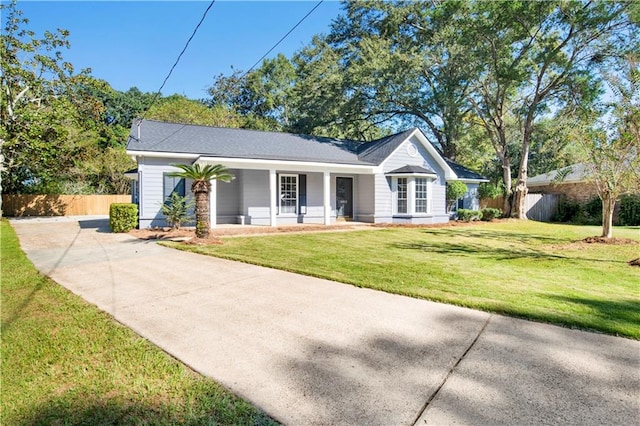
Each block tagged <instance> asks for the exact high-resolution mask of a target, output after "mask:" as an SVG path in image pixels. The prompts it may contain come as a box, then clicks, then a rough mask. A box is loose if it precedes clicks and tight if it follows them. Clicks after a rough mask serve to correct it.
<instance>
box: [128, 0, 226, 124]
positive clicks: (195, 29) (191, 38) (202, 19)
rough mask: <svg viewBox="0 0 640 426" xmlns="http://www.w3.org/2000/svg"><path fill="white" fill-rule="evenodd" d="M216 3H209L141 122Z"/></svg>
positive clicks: (213, 1)
mask: <svg viewBox="0 0 640 426" xmlns="http://www.w3.org/2000/svg"><path fill="white" fill-rule="evenodd" d="M215 2H216V0H212V1H211V3H209V6H207V9H206V10H205V11H204V13H203V14H202V18H200V22H198V25H196V27H195V28H194V29H193V32H192V33H191V36H190V37H189V39H188V40H187V42H186V43H185V45H184V47H183V48H182V51H181V52H180V54H179V55H178V57H177V58H176V61H175V62H174V63H173V65H172V66H171V69H170V70H169V73H168V74H167V76H166V77H165V78H164V81H163V82H162V84H161V85H160V88H159V89H158V90H157V91H156V93H155V95H154V96H153V99H152V100H151V103H150V104H149V106H147V108H146V109H145V110H144V112H143V113H142V117H141V118H140V120H144V117H145V116H146V115H147V112H148V111H149V109H150V108H151V107H152V106H153V105H154V104H155V103H156V102H157V100H158V97H159V96H160V94H161V93H162V89H163V88H164V85H165V84H167V81H168V80H169V77H171V74H172V73H173V70H174V69H175V68H176V66H177V65H178V62H180V59H181V58H182V55H183V54H184V52H186V50H187V48H188V47H189V43H191V40H193V37H195V35H196V33H197V32H198V29H199V28H200V25H202V23H203V22H204V20H205V18H206V17H207V13H209V9H211V7H212V6H213V4H214V3H215Z"/></svg>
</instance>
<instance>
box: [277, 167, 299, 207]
mask: <svg viewBox="0 0 640 426" xmlns="http://www.w3.org/2000/svg"><path fill="white" fill-rule="evenodd" d="M279 201H280V206H279V207H280V214H296V213H297V212H298V176H297V175H280V197H279Z"/></svg>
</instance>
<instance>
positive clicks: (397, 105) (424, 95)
mask: <svg viewBox="0 0 640 426" xmlns="http://www.w3.org/2000/svg"><path fill="white" fill-rule="evenodd" d="M468 6H469V4H468V3H467V2H463V1H460V2H459V1H451V2H445V3H443V4H441V5H439V6H437V7H435V6H434V5H433V4H432V3H429V2H410V1H400V2H393V3H390V2H383V1H370V2H349V3H345V13H344V15H343V16H341V17H339V18H338V19H337V20H336V21H335V22H334V24H333V26H332V30H331V32H330V34H329V35H328V36H327V37H324V38H320V37H318V38H316V39H315V40H314V42H313V43H312V45H311V46H309V47H308V48H307V49H305V50H303V51H302V52H301V53H299V54H298V55H297V56H296V58H294V61H295V62H296V63H297V71H298V81H297V82H296V86H301V89H299V92H300V93H301V96H303V97H304V98H303V99H301V103H300V105H301V107H302V108H305V107H307V106H309V105H311V106H313V105H317V106H318V107H322V108H321V109H319V108H315V109H314V110H313V111H309V112H308V114H307V115H306V117H304V118H305V120H306V121H307V124H306V125H307V127H309V124H311V125H324V126H327V125H334V126H335V125H338V126H340V127H342V128H343V129H348V128H349V127H355V128H359V127H363V126H364V127H365V128H367V127H371V126H386V127H405V126H406V125H408V124H409V125H419V126H420V127H422V128H424V129H425V130H426V131H427V134H428V135H429V137H430V139H431V140H432V142H434V144H435V145H436V146H437V147H438V148H440V149H441V150H442V152H443V153H444V154H445V155H446V156H447V157H449V158H455V157H456V154H457V148H456V144H457V142H458V140H459V139H460V137H461V135H462V133H463V128H464V126H465V124H466V122H465V120H464V117H465V115H466V114H467V112H468V110H469V104H468V102H467V99H466V98H467V95H468V93H469V90H470V89H471V82H472V81H474V80H475V77H476V75H477V71H478V68H477V64H476V63H474V62H473V61H469V58H468V53H467V52H466V51H465V49H464V48H463V46H464V44H462V43H461V42H462V41H463V40H462V37H463V33H462V32H461V31H460V29H461V28H464V27H465V26H467V25H468V24H469V22H468V21H467V19H466V17H467V13H466V10H467V8H468ZM307 79H311V80H310V81H308V80H307ZM314 89H315V90H314ZM359 123H361V124H359Z"/></svg>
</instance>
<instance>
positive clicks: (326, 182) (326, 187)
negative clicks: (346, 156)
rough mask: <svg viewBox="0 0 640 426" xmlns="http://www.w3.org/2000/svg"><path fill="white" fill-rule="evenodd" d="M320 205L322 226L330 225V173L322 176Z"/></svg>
mask: <svg viewBox="0 0 640 426" xmlns="http://www.w3.org/2000/svg"><path fill="white" fill-rule="evenodd" d="M322 205H323V207H324V224H325V225H331V173H329V172H328V171H326V170H325V171H324V172H323V174H322Z"/></svg>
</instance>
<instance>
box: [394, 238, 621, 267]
mask: <svg viewBox="0 0 640 426" xmlns="http://www.w3.org/2000/svg"><path fill="white" fill-rule="evenodd" d="M534 239H535V238H534ZM500 241H504V240H500ZM553 241H556V240H553ZM391 247H393V248H396V249H404V250H420V251H425V252H431V253H438V254H451V255H458V256H472V257H478V258H484V259H487V258H493V259H495V260H516V259H531V260H565V261H570V262H576V261H588V262H605V263H626V262H625V261H621V260H612V259H592V258H584V257H575V256H563V255H560V254H554V253H548V252H545V251H542V250H536V249H533V248H527V249H524V248H518V247H510V248H503V247H489V246H486V245H484V244H478V243H471V242H469V243H454V242H439V241H421V242H413V243H394V244H391Z"/></svg>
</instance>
